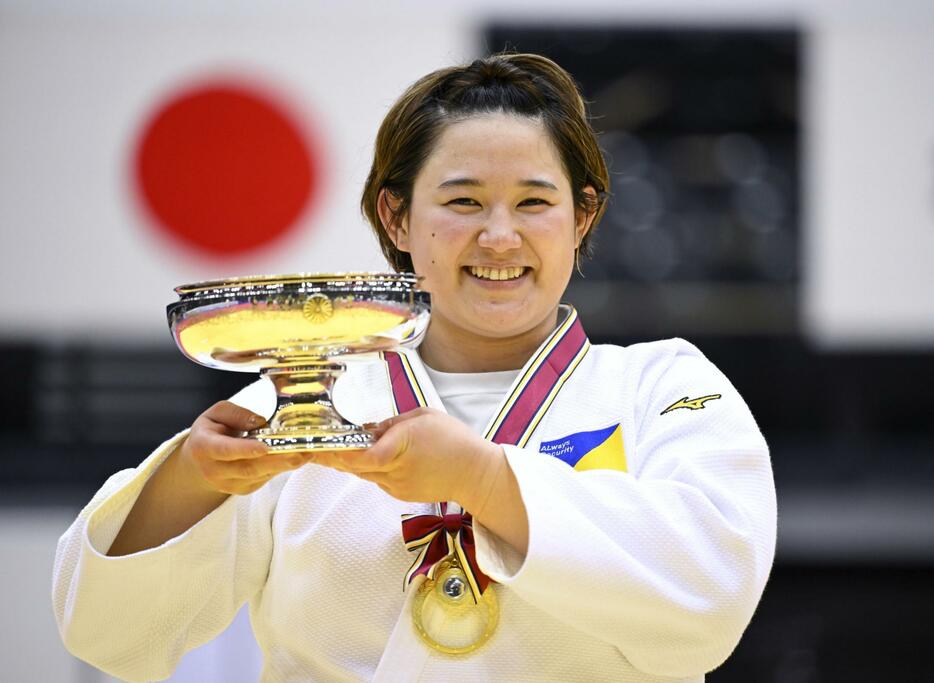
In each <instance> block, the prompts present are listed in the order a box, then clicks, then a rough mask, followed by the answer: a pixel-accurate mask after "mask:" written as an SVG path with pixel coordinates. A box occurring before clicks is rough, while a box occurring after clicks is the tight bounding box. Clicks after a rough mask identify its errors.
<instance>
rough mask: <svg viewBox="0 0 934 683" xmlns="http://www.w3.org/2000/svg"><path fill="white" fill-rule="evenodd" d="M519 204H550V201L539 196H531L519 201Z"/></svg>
mask: <svg viewBox="0 0 934 683" xmlns="http://www.w3.org/2000/svg"><path fill="white" fill-rule="evenodd" d="M519 206H548V202H546V201H545V200H544V199H539V198H538V197H530V198H529V199H523V200H522V201H521V202H519Z"/></svg>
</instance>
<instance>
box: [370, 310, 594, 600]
mask: <svg viewBox="0 0 934 683" xmlns="http://www.w3.org/2000/svg"><path fill="white" fill-rule="evenodd" d="M589 348H590V342H589V341H588V339H587V335H586V333H585V332H584V328H583V326H582V325H581V323H580V320H579V319H578V317H577V311H575V310H574V309H573V308H570V312H569V314H568V316H567V317H566V318H565V319H564V321H563V322H562V323H561V324H560V325H558V327H557V328H556V329H555V331H554V332H552V334H551V336H549V337H548V339H547V340H546V341H545V343H543V344H542V345H541V346H540V347H539V349H538V351H536V353H535V355H534V356H533V357H532V360H531V361H529V363H528V364H527V365H526V366H525V368H524V369H523V371H522V372H521V373H520V376H519V378H518V380H517V381H516V383H515V384H514V385H513V387H512V389H511V390H510V392H509V396H508V397H507V398H506V400H505V401H504V402H503V405H502V407H501V408H500V410H499V412H498V413H497V414H496V416H495V417H494V418H493V419H492V420H491V421H490V424H489V426H488V427H487V429H486V433H485V434H484V438H485V439H487V440H489V441H492V442H494V443H498V444H510V445H516V446H519V447H522V446H525V444H526V443H527V442H528V440H529V437H531V435H532V432H534V431H535V428H536V427H537V426H538V423H539V422H540V421H541V419H542V417H543V416H544V414H545V413H546V412H547V410H548V408H549V407H550V406H551V403H552V402H553V401H554V399H555V396H557V394H558V392H559V391H560V390H561V387H562V386H563V385H564V383H565V382H566V381H567V379H568V378H569V377H570V376H571V373H573V372H574V370H575V369H576V368H577V366H578V364H579V363H580V362H581V360H582V359H583V357H584V355H586V353H587V351H588V349H589ZM383 358H384V359H385V360H386V363H387V367H388V369H389V380H390V383H391V384H392V394H393V400H394V401H395V407H396V412H397V413H400V414H401V413H405V412H408V411H409V410H413V409H415V408H417V407H419V406H426V405H428V402H427V401H426V400H425V395H424V392H423V391H422V389H421V387H420V386H419V383H418V379H417V378H416V376H415V372H414V371H413V369H412V366H411V364H410V363H409V360H408V358H406V356H405V354H403V353H397V352H394V351H390V352H386V353H384V354H383ZM438 509H439V514H436V515H414V514H411V515H403V516H402V537H403V539H405V547H406V549H407V550H409V551H418V555H417V556H416V558H415V561H414V562H413V563H412V567H411V568H410V569H409V571H408V572H407V573H406V575H405V582H404V584H403V588H404V587H405V586H407V585H408V584H409V583H411V582H412V580H413V579H414V578H415V577H416V576H419V575H425V576H427V577H428V578H429V579H433V578H434V573H435V568H436V567H437V566H438V565H439V564H440V563H441V561H442V560H444V559H446V558H456V559H457V561H458V563H459V564H460V566H461V569H463V571H464V573H465V574H466V575H467V583H468V584H469V585H470V590H471V594H472V597H473V599H474V602H477V600H478V599H479V596H481V595H482V594H483V591H485V590H486V588H487V586H488V585H489V584H490V582H491V579H490V578H489V577H488V576H487V575H486V574H484V573H483V572H482V571H480V567H479V565H478V564H477V559H476V554H477V552H476V546H475V545H474V536H473V518H472V517H471V515H470V513H469V512H467V511H462V512H459V513H448V512H447V510H448V504H447V503H439V508H438Z"/></svg>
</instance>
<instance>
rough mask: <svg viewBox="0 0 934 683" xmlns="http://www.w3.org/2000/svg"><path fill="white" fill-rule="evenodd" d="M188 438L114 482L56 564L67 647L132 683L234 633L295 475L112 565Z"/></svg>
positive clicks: (56, 596) (57, 605) (55, 588)
mask: <svg viewBox="0 0 934 683" xmlns="http://www.w3.org/2000/svg"><path fill="white" fill-rule="evenodd" d="M235 398H236V397H235ZM186 434H187V431H186V432H182V433H181V434H179V435H177V436H176V437H174V438H172V439H170V440H169V441H167V442H165V443H164V444H163V445H162V446H161V447H159V448H158V449H156V451H155V452H153V453H152V455H150V456H149V457H148V458H147V459H146V460H145V461H144V462H143V463H142V464H141V465H140V466H139V467H137V468H135V469H130V470H124V471H122V472H118V473H117V474H115V475H113V476H112V477H111V478H110V479H108V480H107V482H106V483H105V484H104V486H103V487H102V488H101V489H100V490H99V491H98V492H97V494H96V495H95V496H94V498H93V499H92V500H91V502H90V503H89V504H88V505H87V506H86V507H85V508H84V510H82V512H81V513H80V514H79V515H78V518H77V519H76V520H75V521H74V523H73V524H72V525H71V527H69V529H68V530H67V531H66V532H65V534H64V535H63V536H62V537H61V539H60V540H59V543H58V549H57V552H56V555H55V566H54V570H53V585H52V603H53V607H54V611H55V618H56V620H57V622H58V627H59V631H60V633H61V636H62V640H63V641H64V643H65V646H66V648H67V649H68V650H69V651H70V652H71V653H72V654H74V655H75V656H77V657H79V658H80V659H83V660H85V661H87V662H89V663H90V664H93V665H94V666H96V667H98V668H99V669H102V670H103V671H105V672H107V673H109V674H112V675H114V676H117V677H119V678H122V679H124V680H128V681H150V680H163V679H165V678H168V677H169V676H170V675H171V674H172V671H173V670H174V669H175V667H176V665H177V663H178V661H179V659H180V658H181V657H182V655H183V654H185V653H186V652H187V651H189V650H191V649H193V648H195V647H197V646H199V645H201V644H203V643H206V642H207V641H209V640H211V639H212V638H214V637H215V636H216V635H217V634H219V633H220V632H221V631H222V630H223V629H224V628H226V627H227V625H228V624H229V623H230V622H231V620H232V619H233V618H234V616H235V615H236V613H237V611H238V610H239V609H240V607H241V606H242V605H243V604H244V603H246V602H247V601H248V600H250V599H251V598H252V597H253V596H254V595H255V594H256V593H257V592H258V591H260V590H261V589H262V587H263V585H264V583H265V580H266V576H267V573H268V570H269V562H270V557H271V553H272V516H273V513H274V512H275V507H276V503H277V501H278V496H279V492H280V491H281V489H282V486H283V485H284V483H285V481H286V480H287V477H288V474H283V475H279V476H278V477H276V478H274V479H272V480H271V481H270V482H268V483H267V484H266V485H265V486H264V487H262V488H261V489H259V490H258V491H256V492H255V493H253V494H251V495H248V496H231V497H230V498H228V499H227V500H226V501H224V503H222V504H221V505H220V506H219V507H218V508H217V509H215V510H214V511H213V512H211V513H210V514H209V515H207V516H206V517H205V518H204V519H202V520H201V521H199V522H198V523H197V524H195V525H194V526H192V527H191V528H190V529H188V531H186V532H185V533H183V534H181V535H180V536H177V537H176V538H173V539H170V540H168V541H166V542H165V543H164V544H163V545H161V546H159V547H157V548H152V549H149V550H144V551H141V552H137V553H133V554H130V555H126V556H121V557H108V556H107V554H106V553H107V551H108V550H109V548H110V545H111V544H112V543H113V541H114V539H115V538H116V536H117V533H118V532H119V530H120V528H121V526H122V525H123V522H124V520H125V519H126V517H127V515H128V514H129V512H130V510H131V509H132V507H133V504H134V503H135V501H136V498H137V497H138V496H139V493H140V491H141V490H142V488H143V486H144V485H145V483H146V481H147V480H148V478H149V476H151V474H152V473H153V472H154V471H155V469H156V468H157V467H158V466H159V464H160V463H161V462H162V461H163V460H164V459H165V458H166V457H167V456H168V455H169V454H170V453H172V451H173V450H174V449H175V448H176V446H177V445H178V444H179V443H180V442H181V440H182V439H183V438H184V437H185V435H186Z"/></svg>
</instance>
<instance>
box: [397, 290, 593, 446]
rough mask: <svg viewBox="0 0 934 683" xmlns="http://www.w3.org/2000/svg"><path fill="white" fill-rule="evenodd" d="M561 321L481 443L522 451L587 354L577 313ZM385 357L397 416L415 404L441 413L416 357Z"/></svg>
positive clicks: (569, 310)
mask: <svg viewBox="0 0 934 683" xmlns="http://www.w3.org/2000/svg"><path fill="white" fill-rule="evenodd" d="M562 316H563V317H562ZM559 319H560V321H561V322H560V323H559V324H558V325H557V327H555V329H554V331H553V332H552V333H551V334H550V335H549V336H548V338H547V339H546V340H545V341H544V342H543V343H542V344H541V346H539V347H538V349H537V350H536V351H535V353H533V354H532V357H531V358H529V360H528V362H526V364H525V366H524V367H523V368H522V370H521V371H520V372H519V375H518V376H517V377H516V381H515V382H514V383H513V385H512V386H511V387H510V388H509V391H508V392H506V395H505V396H504V397H503V400H502V402H501V403H500V405H499V408H498V409H497V410H496V411H495V412H494V414H493V416H492V417H491V418H490V421H489V423H488V424H487V427H486V429H485V430H484V432H483V436H484V438H485V439H488V440H490V441H493V442H494V443H502V444H511V445H516V446H519V447H520V448H521V447H523V446H525V445H526V443H528V441H529V439H530V437H531V436H532V434H533V433H534V432H535V430H536V428H537V427H538V425H539V424H540V423H541V420H542V418H543V417H544V415H545V413H547V412H548V408H549V407H551V404H552V402H553V401H554V400H555V397H556V396H557V395H558V392H560V391H561V387H563V386H564V383H565V382H566V381H567V380H568V378H569V377H570V376H571V374H572V373H573V372H574V370H575V369H576V368H577V366H578V365H579V364H580V362H581V360H582V359H583V358H584V356H585V355H586V354H587V351H588V350H589V349H590V341H589V340H588V339H587V334H586V333H585V332H584V328H583V326H582V325H581V322H580V318H579V317H578V315H577V311H575V310H574V308H573V307H571V306H568V305H562V306H561V307H560V308H559ZM383 356H384V359H385V360H386V365H387V371H388V373H389V383H390V385H391V387H392V393H393V401H394V405H395V408H396V413H397V414H399V413H404V412H407V411H409V410H413V409H414V408H417V407H419V406H431V407H433V408H438V409H439V410H444V405H443V403H442V402H441V398H440V397H439V396H438V392H437V391H436V390H435V388H434V386H433V385H432V383H431V379H430V378H429V377H428V373H427V372H426V371H425V366H424V364H423V363H422V361H421V358H419V356H418V354H417V353H415V352H411V351H408V352H407V351H403V352H401V353H396V352H388V353H385V354H384V355H383Z"/></svg>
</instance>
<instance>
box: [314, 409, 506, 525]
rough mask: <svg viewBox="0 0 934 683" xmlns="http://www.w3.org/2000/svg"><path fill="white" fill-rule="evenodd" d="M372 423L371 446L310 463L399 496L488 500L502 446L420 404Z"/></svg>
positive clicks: (472, 501)
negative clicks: (331, 469)
mask: <svg viewBox="0 0 934 683" xmlns="http://www.w3.org/2000/svg"><path fill="white" fill-rule="evenodd" d="M368 427H369V431H370V432H371V433H372V434H373V435H374V436H375V437H376V439H377V440H376V443H375V444H373V446H371V447H370V448H368V449H366V450H364V451H362V452H361V451H354V452H353V453H341V452H340V451H331V452H327V453H322V454H320V455H316V454H314V452H312V453H311V454H310V457H309V462H313V463H316V464H318V465H324V466H326V467H332V468H334V469H336V470H341V471H343V472H349V473H350V474H354V475H356V476H358V477H360V478H361V479H366V480H368V481H372V482H374V483H375V484H377V485H378V486H379V487H380V488H381V489H383V490H384V491H385V492H386V493H388V494H389V495H391V496H393V497H394V498H398V499H399V500H405V501H410V502H420V503H433V502H435V501H439V500H456V501H457V502H459V503H460V504H461V505H463V506H464V507H465V508H467V509H470V506H471V505H473V504H476V503H477V502H480V503H482V502H485V501H483V496H482V493H481V492H482V491H484V490H487V485H488V481H485V480H488V479H489V477H490V476H491V475H492V474H493V473H495V472H496V471H497V470H498V469H499V467H500V466H501V464H502V461H503V460H504V459H505V454H504V453H503V449H502V447H501V446H498V445H497V444H494V443H491V442H489V441H487V440H485V439H483V438H481V437H480V436H477V435H476V434H474V433H473V432H472V431H470V429H469V428H468V427H467V426H466V425H465V424H464V423H462V422H461V421H460V420H457V419H456V418H453V417H451V416H450V415H448V414H446V413H443V412H441V411H439V410H435V409H433V408H416V409H415V410H411V411H409V412H407V413H403V414H401V415H397V416H396V417H393V418H390V419H388V420H384V421H383V422H380V423H378V424H376V425H368ZM478 499H479V501H478Z"/></svg>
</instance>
